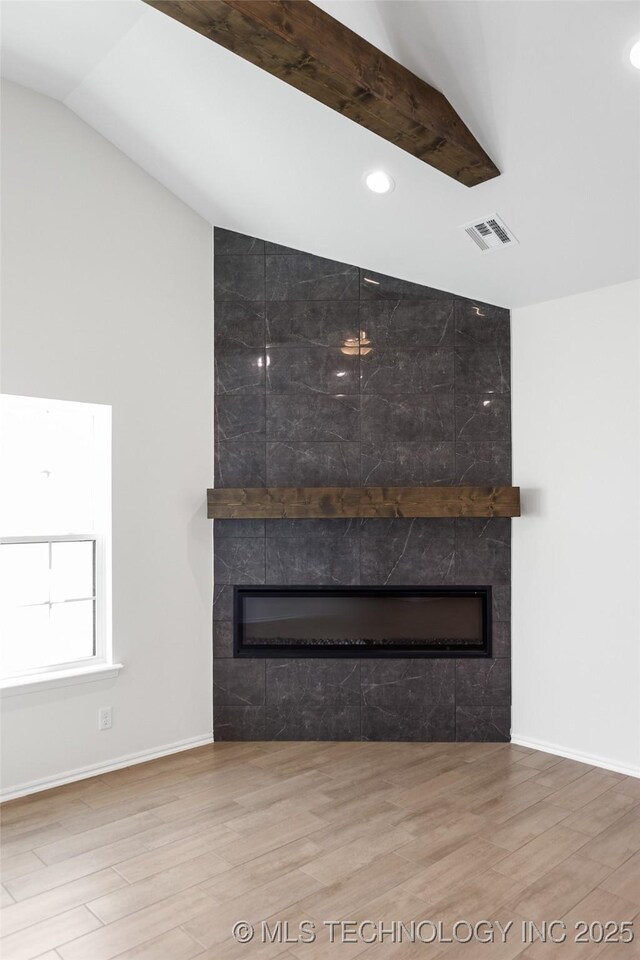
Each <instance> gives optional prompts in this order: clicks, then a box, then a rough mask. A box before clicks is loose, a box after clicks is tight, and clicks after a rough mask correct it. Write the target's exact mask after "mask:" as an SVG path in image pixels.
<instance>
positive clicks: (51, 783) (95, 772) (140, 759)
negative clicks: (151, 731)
mask: <svg viewBox="0 0 640 960" xmlns="http://www.w3.org/2000/svg"><path fill="white" fill-rule="evenodd" d="M207 743H213V735H211V734H209V735H208V736H204V737H193V738H191V739H189V740H177V741H176V742H175V743H169V744H167V745H166V746H164V747H160V748H159V749H157V750H142V751H141V752H140V753H130V754H128V755H127V756H124V757H118V758H117V760H110V761H109V762H108V763H93V764H89V766H86V767H78V768H77V769H76V770H67V772H66V773H62V774H59V775H57V776H55V777H44V778H43V779H42V780H32V781H31V782H30V783H21V784H20V785H19V786H17V787H10V788H9V789H7V790H0V800H2V801H5V800H15V799H17V798H18V797H25V796H27V795H28V794H30V793H40V791H41V790H51V789H52V788H53V787H62V786H64V784H65V783H75V781H76V780H86V779H88V778H89V777H99V776H100V775H101V774H103V773H110V772H111V771H112V770H121V769H122V767H132V766H134V765H135V764H137V763H145V762H146V761H147V760H158V759H159V758H160V757H167V756H169V755H170V754H172V753H181V752H182V751H183V750H193V749H194V748H195V747H203V746H204V745H205V744H207Z"/></svg>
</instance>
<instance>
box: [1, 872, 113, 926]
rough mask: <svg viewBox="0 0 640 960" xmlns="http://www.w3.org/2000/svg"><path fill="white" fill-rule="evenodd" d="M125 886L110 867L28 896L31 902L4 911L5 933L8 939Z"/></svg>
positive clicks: (27, 901)
mask: <svg viewBox="0 0 640 960" xmlns="http://www.w3.org/2000/svg"><path fill="white" fill-rule="evenodd" d="M126 885H127V884H126V880H124V879H123V878H122V877H120V876H119V875H118V874H117V873H116V872H115V871H114V870H111V869H110V868H109V869H107V870H100V871H98V873H92V874H91V875H90V876H88V877H81V878H80V879H79V880H72V881H71V882H70V883H64V884H62V886H60V887H56V888H55V889H54V890H48V891H47V892H46V893H40V894H38V895H37V896H35V897H29V899H28V900H21V901H20V902H19V903H15V904H14V905H13V906H11V907H8V908H7V909H6V910H4V911H3V914H2V933H3V935H5V936H8V935H9V934H11V933H16V932H17V931H18V930H23V929H24V928H25V927H28V926H31V924H34V923H39V922H40V921H41V920H48V919H50V918H52V917H55V916H57V915H58V914H59V913H65V912H66V911H68V910H71V909H73V907H80V906H82V905H83V904H87V903H88V902H89V901H90V900H93V899H94V897H101V896H103V895H106V894H109V893H111V892H112V891H114V890H118V889H119V888H120V887H124V886H126Z"/></svg>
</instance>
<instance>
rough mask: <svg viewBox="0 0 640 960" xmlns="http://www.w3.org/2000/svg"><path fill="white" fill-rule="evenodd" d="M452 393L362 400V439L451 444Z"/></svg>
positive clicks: (444, 391)
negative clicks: (445, 442)
mask: <svg viewBox="0 0 640 960" xmlns="http://www.w3.org/2000/svg"><path fill="white" fill-rule="evenodd" d="M452 433H453V392H452V390H451V389H450V388H449V387H444V388H441V389H437V388H436V389H435V390H432V391H431V393H429V394H425V395H423V396H420V397H416V396H397V395H396V396H390V395H388V394H385V395H383V396H377V395H375V394H371V395H370V396H363V397H362V439H363V440H365V441H366V440H371V441H374V442H375V441H377V442H381V441H382V442H383V441H385V440H387V438H388V437H394V439H395V440H396V442H398V441H399V442H402V441H414V440H450V438H451V436H452Z"/></svg>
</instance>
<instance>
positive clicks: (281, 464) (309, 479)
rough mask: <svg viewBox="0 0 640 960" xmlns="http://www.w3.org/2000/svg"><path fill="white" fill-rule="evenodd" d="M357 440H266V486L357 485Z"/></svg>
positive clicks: (358, 460)
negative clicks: (316, 441) (325, 441)
mask: <svg viewBox="0 0 640 960" xmlns="http://www.w3.org/2000/svg"><path fill="white" fill-rule="evenodd" d="M359 454H360V444H359V443H297V442H293V443H284V442H275V443H267V486H269V487H357V486H358V475H359V466H360V456H359Z"/></svg>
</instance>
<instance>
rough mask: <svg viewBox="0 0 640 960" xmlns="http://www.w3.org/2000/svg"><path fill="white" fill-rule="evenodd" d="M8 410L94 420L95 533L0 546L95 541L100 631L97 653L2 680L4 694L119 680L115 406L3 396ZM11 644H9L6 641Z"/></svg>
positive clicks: (2, 539) (10, 539)
mask: <svg viewBox="0 0 640 960" xmlns="http://www.w3.org/2000/svg"><path fill="white" fill-rule="evenodd" d="M2 403H3V406H4V408H5V409H9V410H10V409H11V406H12V405H15V406H16V407H17V408H18V409H21V410H24V409H28V407H29V406H32V407H33V408H34V409H37V410H40V411H42V410H48V411H52V412H59V413H73V412H77V413H84V414H89V415H91V416H92V417H93V423H94V444H93V465H92V474H93V484H94V491H95V503H94V524H93V525H94V529H93V530H92V531H91V532H82V533H64V534H60V533H56V534H45V533H43V534H35V535H28V536H7V537H0V543H55V542H64V541H77V540H91V541H93V542H94V544H95V547H94V550H95V553H94V557H95V560H94V576H95V583H94V594H95V630H94V654H93V656H91V657H85V658H82V659H81V660H75V661H67V662H59V663H51V664H46V665H42V666H40V667H35V668H32V669H30V670H25V671H23V672H21V673H19V674H14V675H10V676H6V677H2V678H0V696H11V695H13V694H18V693H26V692H29V691H31V690H34V691H35V690H41V689H43V687H46V686H52V687H57V686H67V685H69V684H73V683H78V682H85V681H88V680H100V679H106V678H108V677H110V676H117V674H118V673H119V671H120V670H121V669H122V664H120V663H114V661H113V645H112V615H111V598H112V595H111V407H110V406H108V405H106V404H97V403H80V402H77V401H72V400H45V399H41V398H36V397H18V396H9V395H7V394H4V395H2ZM5 642H6V641H5Z"/></svg>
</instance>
